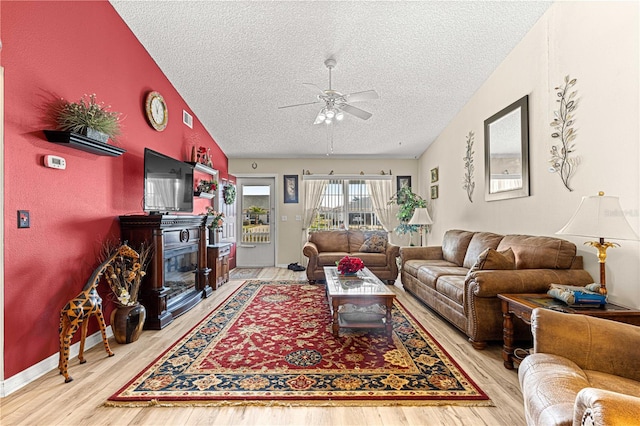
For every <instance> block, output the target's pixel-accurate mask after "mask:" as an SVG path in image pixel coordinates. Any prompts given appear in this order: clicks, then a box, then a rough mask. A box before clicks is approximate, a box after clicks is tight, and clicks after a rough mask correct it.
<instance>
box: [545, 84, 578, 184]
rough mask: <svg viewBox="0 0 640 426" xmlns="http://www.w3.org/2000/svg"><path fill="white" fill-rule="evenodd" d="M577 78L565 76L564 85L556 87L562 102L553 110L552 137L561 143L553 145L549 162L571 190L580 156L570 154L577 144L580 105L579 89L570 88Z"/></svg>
mask: <svg viewBox="0 0 640 426" xmlns="http://www.w3.org/2000/svg"><path fill="white" fill-rule="evenodd" d="M577 81H578V80H577V79H575V78H574V79H570V78H569V76H568V75H567V76H565V77H564V85H562V86H558V87H556V88H554V89H555V90H556V96H557V97H558V98H559V99H556V102H559V103H560V108H559V109H558V110H557V111H554V112H553V115H554V118H553V121H552V122H551V127H553V133H551V137H552V138H554V139H559V140H560V144H559V145H553V146H552V147H551V158H550V159H549V163H551V167H549V171H550V172H551V173H558V175H559V176H560V179H561V180H562V183H563V184H564V186H565V188H567V189H568V190H569V191H573V189H571V187H570V186H569V180H570V179H571V177H572V176H573V174H574V173H575V171H576V167H577V166H578V163H579V157H570V156H569V154H571V153H572V152H574V150H575V149H574V148H575V144H574V143H573V141H574V140H575V139H576V133H577V131H576V130H575V129H574V128H573V124H574V123H575V122H576V119H575V116H574V111H575V109H576V108H577V107H578V99H577V98H576V95H577V94H578V92H577V90H574V91H573V92H571V93H568V92H569V89H570V88H571V87H573V86H575V84H576V82H577Z"/></svg>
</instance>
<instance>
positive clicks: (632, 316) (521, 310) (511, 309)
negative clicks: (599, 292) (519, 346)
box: [498, 293, 640, 369]
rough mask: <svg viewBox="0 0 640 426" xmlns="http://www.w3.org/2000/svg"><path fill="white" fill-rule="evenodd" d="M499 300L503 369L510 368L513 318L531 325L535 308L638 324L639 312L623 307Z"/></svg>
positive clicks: (539, 297)
mask: <svg viewBox="0 0 640 426" xmlns="http://www.w3.org/2000/svg"><path fill="white" fill-rule="evenodd" d="M498 297H499V298H500V299H501V300H502V318H503V328H502V330H503V339H504V346H503V347H502V359H503V360H504V366H505V368H508V369H513V361H514V356H513V351H514V347H513V344H514V336H513V316H514V315H515V316H516V317H518V318H520V319H521V320H523V321H524V322H525V323H526V324H531V312H532V311H533V310H534V309H535V308H544V309H553V310H554V311H559V312H565V313H568V314H581V315H589V316H592V317H599V318H605V319H609V320H613V321H619V322H624V323H627V324H633V325H640V311H637V310H633V309H629V308H625V307H624V306H619V305H614V304H613V303H607V304H605V305H603V306H601V307H600V306H594V307H571V306H568V305H567V304H566V303H564V302H562V301H560V300H557V299H555V298H553V297H551V296H549V295H548V294H545V293H542V294H535V293H527V294H499V295H498Z"/></svg>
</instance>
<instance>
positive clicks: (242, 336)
mask: <svg viewBox="0 0 640 426" xmlns="http://www.w3.org/2000/svg"><path fill="white" fill-rule="evenodd" d="M392 318H393V330H394V332H393V341H390V340H389V339H387V336H386V334H385V333H384V331H383V330H380V331H371V330H368V331H367V330H349V329H346V330H341V331H340V337H338V338H335V337H333V335H332V333H331V325H330V323H331V315H330V308H329V305H328V303H327V298H326V294H325V289H324V286H323V285H309V284H307V283H306V282H298V281H260V280H251V281H247V282H245V283H244V284H243V285H242V286H241V287H240V288H239V289H238V290H236V292H235V293H234V294H232V295H231V296H230V297H229V298H228V299H227V300H226V301H224V302H223V303H222V304H221V305H220V306H218V307H217V308H216V309H215V310H214V311H213V312H211V313H210V314H209V315H208V316H207V317H206V318H204V319H203V320H202V321H201V322H200V323H199V324H198V325H196V326H195V327H194V328H193V329H192V330H191V331H189V332H188V333H187V334H186V335H185V336H184V337H182V338H181V339H180V340H179V341H177V342H176V343H175V344H173V345H172V346H171V347H170V348H169V349H168V350H167V351H166V352H165V353H163V354H162V355H161V356H160V357H159V358H158V359H156V360H155V361H154V362H153V363H151V364H150V365H149V366H148V367H147V368H145V369H144V370H143V371H142V372H141V373H139V374H138V375H137V376H136V377H135V378H134V379H133V380H131V381H130V382H129V383H128V384H127V385H126V386H124V387H123V388H122V389H120V390H119V391H118V392H117V393H116V394H114V395H113V396H111V397H110V398H109V400H108V401H107V403H106V405H110V406H122V405H124V406H146V405H167V406H173V405H181V404H186V405H204V406H209V405H211V406H216V405H232V404H237V405H274V404H279V405H326V406H332V405H333V406H344V405H484V406H487V405H492V404H491V401H490V400H489V398H488V397H487V395H486V394H485V393H484V392H483V391H482V390H481V389H480V388H479V387H478V386H476V384H475V383H473V381H472V380H471V379H470V378H469V376H468V375H467V374H466V373H465V372H464V371H462V369H461V368H460V367H459V366H458V364H457V363H456V362H455V361H454V360H453V359H452V358H451V357H450V356H449V355H448V354H447V353H446V352H445V351H444V350H443V349H442V347H441V346H440V345H439V344H438V342H436V341H435V339H434V338H433V337H432V336H431V335H430V334H429V333H428V332H427V331H426V330H425V329H424V328H422V327H421V326H420V324H418V322H417V321H416V320H415V319H414V318H413V317H412V316H411V315H410V314H409V313H408V312H407V311H406V310H405V308H404V307H403V306H402V305H401V304H400V303H399V302H398V301H396V302H395V303H394V307H393V312H392Z"/></svg>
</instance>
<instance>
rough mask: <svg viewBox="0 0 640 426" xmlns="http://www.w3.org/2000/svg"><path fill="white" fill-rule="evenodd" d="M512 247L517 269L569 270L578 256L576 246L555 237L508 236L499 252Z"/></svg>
mask: <svg viewBox="0 0 640 426" xmlns="http://www.w3.org/2000/svg"><path fill="white" fill-rule="evenodd" d="M509 247H511V249H512V250H513V253H514V254H515V256H516V269H569V268H571V263H572V262H573V259H574V257H575V256H576V245H575V244H573V243H571V242H569V241H566V240H562V239H560V238H553V237H534V236H529V235H506V236H505V237H504V238H503V239H502V241H500V244H499V245H498V249H497V250H498V251H502V250H506V249H507V248H509Z"/></svg>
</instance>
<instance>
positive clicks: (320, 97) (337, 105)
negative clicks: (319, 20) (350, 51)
mask: <svg viewBox="0 0 640 426" xmlns="http://www.w3.org/2000/svg"><path fill="white" fill-rule="evenodd" d="M324 65H325V66H326V67H327V68H328V69H329V89H327V90H322V89H320V88H319V87H318V86H316V85H315V84H312V83H302V84H303V85H304V86H307V87H309V88H310V89H312V90H313V91H314V92H316V94H317V95H316V98H317V100H316V101H314V102H305V103H302V104H295V105H286V106H281V107H278V109H282V108H291V107H298V106H303V105H313V104H324V106H323V107H322V109H321V110H320V112H318V115H317V116H316V119H315V121H314V122H313V124H321V123H325V124H331V123H332V122H333V120H337V121H341V120H342V119H343V118H344V112H346V113H347V114H351V115H354V116H356V117H358V118H361V119H362V120H368V119H369V118H371V116H372V114H371V113H370V112H367V111H365V110H363V109H360V108H357V107H354V106H353V105H351V103H352V102H361V101H369V100H373V99H378V98H379V96H378V94H377V93H376V91H375V90H365V91H363V92H355V93H351V94H349V95H343V94H342V93H340V92H338V91H336V90H333V88H332V87H331V70H332V69H333V68H335V66H336V60H335V59H333V58H329V59H327V60H326V61H324Z"/></svg>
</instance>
